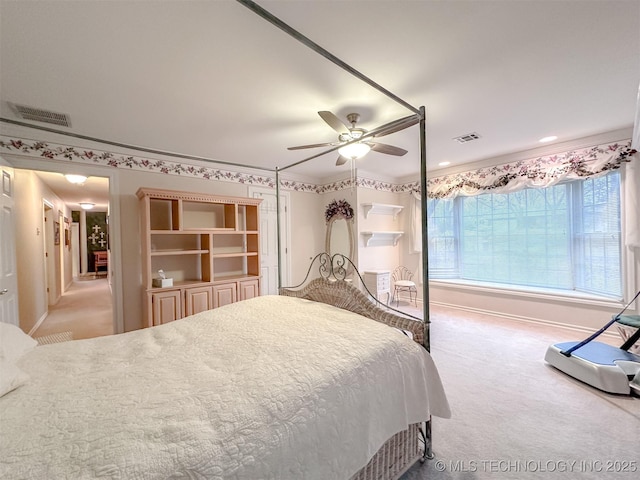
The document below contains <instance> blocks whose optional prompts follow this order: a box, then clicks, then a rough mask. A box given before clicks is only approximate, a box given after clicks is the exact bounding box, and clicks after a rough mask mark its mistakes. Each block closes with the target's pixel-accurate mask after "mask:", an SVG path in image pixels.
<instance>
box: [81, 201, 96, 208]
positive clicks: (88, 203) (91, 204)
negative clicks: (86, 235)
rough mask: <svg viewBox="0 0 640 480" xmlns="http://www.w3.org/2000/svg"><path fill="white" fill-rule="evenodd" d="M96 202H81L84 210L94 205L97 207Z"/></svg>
mask: <svg viewBox="0 0 640 480" xmlns="http://www.w3.org/2000/svg"><path fill="white" fill-rule="evenodd" d="M95 206H96V204H95V203H91V202H80V207H81V208H82V209H83V210H91V209H92V208H93V207H95Z"/></svg>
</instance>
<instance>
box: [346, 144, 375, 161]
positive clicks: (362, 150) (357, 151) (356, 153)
mask: <svg viewBox="0 0 640 480" xmlns="http://www.w3.org/2000/svg"><path fill="white" fill-rule="evenodd" d="M369 150H371V147H370V146H369V145H367V144H366V143H351V144H349V145H345V146H344V147H340V148H339V149H338V153H339V154H340V155H342V156H343V157H345V158H350V159H351V160H355V159H357V158H362V157H364V156H365V155H366V154H367V153H369Z"/></svg>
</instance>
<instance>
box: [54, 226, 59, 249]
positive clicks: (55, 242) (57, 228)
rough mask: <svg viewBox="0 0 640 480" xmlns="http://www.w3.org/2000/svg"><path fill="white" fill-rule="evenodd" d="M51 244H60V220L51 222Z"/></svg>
mask: <svg viewBox="0 0 640 480" xmlns="http://www.w3.org/2000/svg"><path fill="white" fill-rule="evenodd" d="M53 244H54V245H60V222H53Z"/></svg>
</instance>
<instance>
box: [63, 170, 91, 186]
mask: <svg viewBox="0 0 640 480" xmlns="http://www.w3.org/2000/svg"><path fill="white" fill-rule="evenodd" d="M64 178H66V179H67V181H68V182H69V183H73V184H75V185H82V184H83V183H84V182H86V181H87V177H85V176H84V175H73V174H70V173H69V174H66V175H65V176H64Z"/></svg>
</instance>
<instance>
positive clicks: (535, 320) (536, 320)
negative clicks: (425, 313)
mask: <svg viewBox="0 0 640 480" xmlns="http://www.w3.org/2000/svg"><path fill="white" fill-rule="evenodd" d="M429 303H430V304H431V305H438V306H440V307H446V308H452V309H455V310H462V311H465V312H472V313H479V314H482V315H491V316H494V317H500V318H506V319H508V320H515V321H517V322H523V323H532V324H536V325H547V326H552V327H559V328H564V329H566V330H571V331H573V332H580V333H586V334H589V335H590V334H592V333H594V332H595V331H596V330H594V329H592V328H588V327H581V326H578V325H572V324H570V323H561V322H552V321H550V320H543V319H541V318H532V317H525V316H522V315H512V314H509V313H503V312H494V311H492V310H485V309H483V308H474V307H465V306H463V305H454V304H451V303H445V302H429ZM602 335H603V336H606V337H611V338H619V337H618V335H617V334H615V333H614V332H609V331H606V332H604V333H602Z"/></svg>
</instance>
